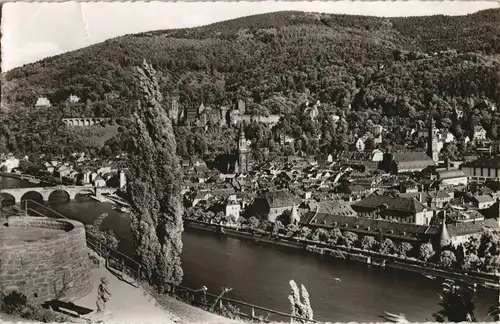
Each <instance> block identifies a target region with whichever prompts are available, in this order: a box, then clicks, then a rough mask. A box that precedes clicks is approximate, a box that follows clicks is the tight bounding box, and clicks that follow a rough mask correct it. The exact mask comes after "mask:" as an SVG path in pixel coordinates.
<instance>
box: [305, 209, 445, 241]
mask: <svg viewBox="0 0 500 324" xmlns="http://www.w3.org/2000/svg"><path fill="white" fill-rule="evenodd" d="M300 223H301V224H304V225H313V226H319V227H324V228H328V229H331V228H339V229H343V230H347V231H353V232H365V233H379V232H382V233H383V234H385V235H394V236H399V237H409V236H410V237H411V236H418V235H423V234H427V232H428V230H429V229H430V227H429V226H423V225H414V224H408V223H400V222H391V221H386V220H380V219H371V218H365V217H352V216H342V215H333V214H327V213H316V212H314V211H310V212H308V213H306V214H304V215H303V216H302V217H301V220H300ZM435 230H438V228H437V227H436V229H435Z"/></svg>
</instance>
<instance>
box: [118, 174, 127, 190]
mask: <svg viewBox="0 0 500 324" xmlns="http://www.w3.org/2000/svg"><path fill="white" fill-rule="evenodd" d="M119 176H120V189H124V188H125V186H126V185H127V178H126V177H125V172H123V170H120V172H119Z"/></svg>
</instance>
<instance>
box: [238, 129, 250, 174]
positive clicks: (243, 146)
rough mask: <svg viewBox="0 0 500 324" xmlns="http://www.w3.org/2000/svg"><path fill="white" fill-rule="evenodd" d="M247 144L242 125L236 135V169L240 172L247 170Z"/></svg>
mask: <svg viewBox="0 0 500 324" xmlns="http://www.w3.org/2000/svg"><path fill="white" fill-rule="evenodd" d="M247 153H248V145H247V139H246V137H245V132H244V131H243V126H241V127H240V132H239V136H238V170H239V172H240V173H245V172H247V170H248V165H247V164H248V161H247Z"/></svg>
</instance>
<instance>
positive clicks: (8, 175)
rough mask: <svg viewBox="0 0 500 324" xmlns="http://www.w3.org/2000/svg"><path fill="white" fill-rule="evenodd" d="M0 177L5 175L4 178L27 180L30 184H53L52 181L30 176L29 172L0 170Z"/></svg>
mask: <svg viewBox="0 0 500 324" xmlns="http://www.w3.org/2000/svg"><path fill="white" fill-rule="evenodd" d="M0 177H6V178H12V179H18V180H24V181H27V182H29V183H31V184H34V185H40V186H50V185H53V183H50V182H47V181H44V180H42V179H38V178H36V177H35V176H32V175H30V174H22V173H11V172H10V173H9V172H4V171H0Z"/></svg>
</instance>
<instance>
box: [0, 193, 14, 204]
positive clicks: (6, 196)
mask: <svg viewBox="0 0 500 324" xmlns="http://www.w3.org/2000/svg"><path fill="white" fill-rule="evenodd" d="M0 195H1V196H2V202H1V204H0V207H2V206H11V205H15V204H16V197H14V195H12V194H10V193H8V192H2V193H0Z"/></svg>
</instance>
